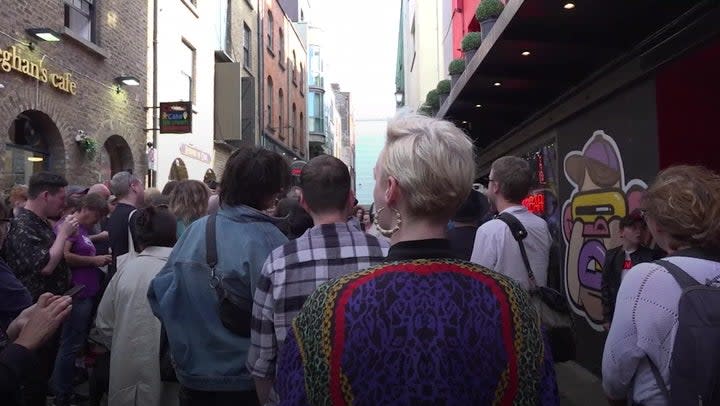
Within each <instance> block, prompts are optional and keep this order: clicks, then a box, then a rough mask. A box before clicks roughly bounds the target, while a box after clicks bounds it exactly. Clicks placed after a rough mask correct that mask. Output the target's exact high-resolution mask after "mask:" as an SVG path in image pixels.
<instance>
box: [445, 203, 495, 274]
mask: <svg viewBox="0 0 720 406" xmlns="http://www.w3.org/2000/svg"><path fill="white" fill-rule="evenodd" d="M489 209H490V203H489V202H488V199H487V197H485V195H484V194H482V193H480V192H478V191H476V190H471V191H470V195H468V198H467V200H465V203H463V205H462V206H460V208H459V209H458V211H457V212H456V213H455V216H454V217H453V218H452V221H453V228H452V229H450V230H448V240H449V241H450V249H451V250H452V252H453V253H454V254H455V255H456V256H457V257H458V258H461V259H464V260H465V261H469V260H470V255H472V251H473V243H474V241H475V234H476V233H477V229H478V226H479V225H480V220H481V219H482V218H483V217H484V216H485V214H486V213H487V212H488V210H489Z"/></svg>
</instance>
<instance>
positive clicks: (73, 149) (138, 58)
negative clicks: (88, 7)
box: [0, 1, 147, 190]
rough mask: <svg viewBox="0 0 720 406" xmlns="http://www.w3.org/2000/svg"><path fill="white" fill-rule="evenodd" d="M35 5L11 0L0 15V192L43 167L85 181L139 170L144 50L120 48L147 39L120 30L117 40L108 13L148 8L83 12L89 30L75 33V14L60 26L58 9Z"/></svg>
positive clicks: (47, 4)
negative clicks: (0, 139) (52, 27)
mask: <svg viewBox="0 0 720 406" xmlns="http://www.w3.org/2000/svg"><path fill="white" fill-rule="evenodd" d="M90 3H92V2H90ZM33 7H34V9H33V12H32V13H29V14H28V13H27V10H25V9H24V8H25V6H24V5H23V3H18V2H9V3H8V4H4V5H3V14H2V15H0V136H2V137H3V138H4V139H3V140H2V141H0V167H1V168H2V173H0V190H7V189H8V188H9V187H11V186H12V185H14V184H26V183H27V182H28V180H29V178H30V177H31V176H32V175H33V174H34V173H37V172H39V171H52V172H55V173H59V174H62V175H64V176H65V177H66V178H67V179H68V181H69V182H70V183H72V184H86V185H88V184H92V183H97V182H100V181H106V180H109V178H110V177H111V176H112V175H113V174H114V173H116V172H119V171H122V170H130V171H133V172H135V173H140V174H144V173H145V167H146V164H145V161H146V160H145V156H144V144H145V138H146V134H145V127H146V125H145V110H144V106H145V84H144V77H145V70H146V68H145V60H146V59H147V57H146V54H145V46H144V45H141V46H126V45H122V46H120V44H121V43H122V44H127V43H128V41H130V42H133V41H137V43H139V44H144V42H145V31H144V29H143V30H140V29H139V28H141V27H139V26H138V27H136V28H132V27H124V28H123V33H122V38H120V37H119V34H118V33H116V31H117V30H114V29H113V30H111V29H109V28H110V27H108V21H109V20H110V19H109V18H108V16H114V18H115V20H117V19H118V18H125V17H126V16H129V15H130V14H132V15H133V18H138V16H143V15H145V13H146V10H145V8H142V7H131V8H132V9H126V8H123V9H121V10H114V9H111V7H110V6H106V7H103V8H102V9H98V10H95V11H94V12H95V14H92V15H87V16H85V17H87V18H88V21H87V22H86V23H87V24H86V25H85V27H86V28H87V27H90V28H91V31H87V30H86V31H83V32H82V33H78V32H76V31H74V30H75V29H77V28H78V27H76V26H75V25H73V24H74V23H75V22H76V21H75V20H72V21H70V20H67V19H66V22H65V26H64V27H63V26H62V24H63V5H60V6H58V3H57V2H50V1H39V2H37V3H34V4H33ZM64 7H65V8H68V7H69V8H70V9H71V10H70V11H72V10H74V5H72V4H66V5H65V6H64ZM54 12H57V16H56V17H57V18H54V19H53V18H49V17H48V16H49V15H52V13H54ZM67 13H68V10H65V15H66V16H67V15H68V14H67ZM70 14H72V13H70ZM18 15H23V16H24V17H23V18H22V19H20V18H16V16H18ZM85 17H84V18H85ZM51 23H52V24H54V23H57V25H56V26H55V27H56V28H55V29H54V30H51V29H45V28H42V29H40V28H33V27H35V26H38V27H42V26H46V24H51ZM52 24H51V25H52ZM26 25H27V26H26ZM57 26H59V27H60V29H59V30H58V28H57ZM91 34H92V35H91ZM99 34H102V36H100V35H99ZM83 35H86V37H83ZM99 38H102V41H99ZM133 38H134V39H133ZM110 49H112V52H110ZM130 79H132V80H130ZM128 85H134V86H128Z"/></svg>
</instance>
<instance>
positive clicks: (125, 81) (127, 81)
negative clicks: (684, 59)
mask: <svg viewBox="0 0 720 406" xmlns="http://www.w3.org/2000/svg"><path fill="white" fill-rule="evenodd" d="M115 83H117V85H118V86H117V88H116V89H115V91H116V92H117V93H120V87H121V86H140V80H139V79H138V78H136V77H135V76H118V77H116V78H115Z"/></svg>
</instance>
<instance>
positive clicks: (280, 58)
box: [278, 28, 285, 66]
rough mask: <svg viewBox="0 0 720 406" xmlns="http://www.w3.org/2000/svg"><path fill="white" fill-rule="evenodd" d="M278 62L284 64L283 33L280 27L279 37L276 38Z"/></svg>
mask: <svg viewBox="0 0 720 406" xmlns="http://www.w3.org/2000/svg"><path fill="white" fill-rule="evenodd" d="M278 62H280V66H285V33H284V32H283V29H282V28H280V37H279V38H278Z"/></svg>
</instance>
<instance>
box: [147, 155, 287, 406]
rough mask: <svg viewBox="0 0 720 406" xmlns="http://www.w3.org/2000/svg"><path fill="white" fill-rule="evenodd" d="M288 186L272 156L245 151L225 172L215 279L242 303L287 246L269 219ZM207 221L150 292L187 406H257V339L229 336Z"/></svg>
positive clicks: (189, 234) (189, 233)
mask: <svg viewBox="0 0 720 406" xmlns="http://www.w3.org/2000/svg"><path fill="white" fill-rule="evenodd" d="M289 180H290V169H289V167H288V165H287V163H286V161H285V160H284V158H282V157H281V156H280V155H279V154H277V153H275V152H272V151H269V150H266V149H261V148H256V147H242V148H240V149H238V150H236V151H235V152H234V153H233V154H232V155H231V156H230V158H229V160H228V162H227V165H226V166H225V171H224V173H223V177H222V182H221V184H220V210H219V211H218V213H217V220H216V221H217V223H216V243H217V255H218V264H217V267H216V273H217V274H218V275H219V276H220V277H221V278H222V279H223V287H224V288H225V289H226V290H229V291H230V292H229V293H231V294H232V295H234V296H236V297H238V298H244V299H248V300H252V295H253V293H254V291H255V285H256V282H257V280H258V277H259V276H260V270H261V268H262V265H263V263H264V262H265V259H266V258H267V257H268V255H269V254H270V252H271V251H272V250H273V249H275V248H277V247H279V246H281V245H283V244H284V243H286V242H287V241H288V240H287V238H286V237H285V235H284V234H283V233H282V232H281V231H280V230H279V229H278V227H277V226H276V225H275V221H276V220H275V219H274V218H272V217H269V216H267V215H265V214H264V213H263V212H262V211H263V210H266V209H267V208H269V207H271V206H272V205H273V204H274V203H275V201H276V198H277V196H279V195H280V194H281V193H283V192H284V189H285V188H286V187H287V185H288V184H289ZM207 221H208V217H204V218H201V219H199V220H197V221H195V222H194V223H193V224H191V225H190V227H188V229H187V230H186V231H185V233H184V234H183V235H182V238H181V239H180V240H179V241H178V242H177V244H176V245H175V248H174V249H173V251H172V253H171V254H170V258H169V259H168V262H167V265H166V266H165V267H164V268H163V270H162V271H161V272H160V273H159V274H158V275H157V276H156V277H155V279H154V280H153V281H152V283H151V284H150V289H149V291H148V299H149V301H150V306H151V307H152V310H153V313H154V314H155V316H157V317H158V318H159V319H160V321H161V322H162V323H163V325H164V327H165V329H166V331H167V335H168V342H169V345H170V352H171V355H172V359H173V361H174V363H175V370H176V372H177V377H178V380H179V381H180V385H181V389H180V404H181V405H183V406H184V405H202V406H210V405H225V404H228V405H229V404H242V405H254V404H257V403H258V400H257V396H256V394H255V390H254V384H253V379H252V377H251V376H250V373H249V372H248V370H247V369H246V367H245V362H246V359H247V353H248V348H249V346H250V337H249V336H248V337H244V336H241V335H237V334H235V333H233V332H231V331H230V330H228V329H227V328H225V326H224V325H223V323H222V321H221V319H220V315H219V313H218V305H219V301H218V296H217V294H216V291H215V290H214V289H213V288H212V287H211V286H210V278H211V276H210V268H209V266H208V265H207V258H206V224H207Z"/></svg>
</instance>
